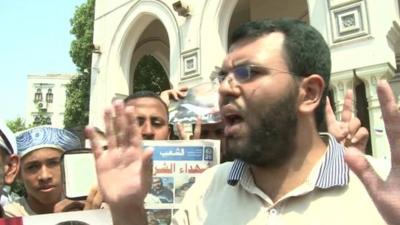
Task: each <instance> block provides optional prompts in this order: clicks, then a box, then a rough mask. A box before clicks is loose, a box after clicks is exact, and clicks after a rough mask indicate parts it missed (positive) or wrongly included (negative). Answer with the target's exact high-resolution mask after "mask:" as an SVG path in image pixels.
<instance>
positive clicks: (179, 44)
mask: <svg viewBox="0 0 400 225" xmlns="http://www.w3.org/2000/svg"><path fill="white" fill-rule="evenodd" d="M174 2H176V0H132V1H127V0H125V1H123V0H118V1H107V0H97V1H96V13H95V30H94V44H96V45H98V46H100V49H101V53H96V54H93V65H92V86H91V87H92V88H91V103H90V104H91V107H90V109H91V111H90V123H91V124H93V125H96V126H99V127H103V124H102V113H103V109H104V107H105V106H107V105H109V104H110V103H111V101H112V100H113V99H116V98H122V97H124V96H126V95H128V94H130V92H131V88H130V86H132V84H131V80H132V77H131V76H132V70H133V69H134V67H135V66H134V65H135V63H137V61H138V60H140V56H142V55H144V54H151V55H154V56H157V55H158V56H159V58H161V59H162V60H160V62H161V64H162V65H163V67H164V68H166V70H167V71H166V72H167V74H168V75H169V79H170V81H171V84H172V86H173V87H177V86H181V85H186V86H189V87H190V86H192V85H195V84H198V83H200V82H205V81H209V80H210V77H212V76H213V75H214V73H215V71H216V67H219V66H220V65H221V63H222V60H223V58H224V55H225V54H226V51H227V45H228V36H229V33H230V32H231V31H232V30H233V29H234V28H235V27H236V26H237V25H238V24H240V23H243V22H246V21H249V20H253V19H260V18H267V17H268V18H276V17H279V16H284V17H292V18H297V19H301V20H303V21H306V22H309V23H310V24H311V25H312V26H314V27H315V28H316V29H318V30H319V31H320V32H321V34H322V35H323V36H324V38H325V40H326V41H327V43H328V44H329V46H330V47H331V51H332V66H333V67H332V72H333V74H332V82H331V85H330V87H331V89H332V91H333V93H334V99H335V106H336V109H337V115H338V117H339V115H340V114H339V112H340V110H341V109H342V108H341V107H342V105H343V96H344V94H345V92H346V90H347V89H354V87H355V86H356V85H357V84H359V83H360V82H362V83H364V85H365V90H364V91H365V96H366V98H367V99H366V101H367V102H368V109H365V110H367V113H368V114H369V117H370V119H369V120H370V124H369V125H370V128H371V142H372V148H373V154H374V155H375V156H376V157H379V158H388V144H387V141H386V142H385V140H386V135H385V134H384V132H383V134H382V133H379V134H378V133H377V132H375V131H377V130H379V131H380V130H382V129H381V128H382V121H381V118H380V110H379V103H378V101H377V96H376V81H377V80H379V79H389V78H390V77H392V76H393V69H394V66H395V53H394V50H393V46H391V45H393V44H391V43H390V42H392V43H398V42H400V38H399V37H397V36H396V35H392V36H393V37H395V38H394V39H393V38H392V39H393V40H395V41H393V40H392V41H389V40H388V39H389V38H388V37H387V36H388V32H389V30H393V26H394V25H393V21H395V20H398V16H399V15H398V14H399V13H398V5H397V1H393V0H382V1H370V0H295V1H286V0H285V1H273V0H196V1H194V0H192V1H190V0H184V1H181V3H183V4H184V5H185V4H186V5H189V13H190V16H188V17H184V16H179V15H178V13H177V11H175V10H174V9H173V3H174ZM154 21H156V22H157V24H158V25H157V26H160V25H161V26H163V27H164V28H165V29H162V30H163V33H162V34H160V35H159V36H160V38H158V39H157V38H153V39H156V40H153V42H151V41H150V42H147V43H148V45H141V41H144V39H146V38H144V37H156V36H157V33H156V32H157V31H156V29H147V30H146V28H147V27H149V25H150V24H154V23H153V22H154ZM145 30H146V32H145V34H144V35H142V33H144V31H145ZM165 32H166V34H167V37H165ZM396 32H397V30H396ZM396 32H394V33H396ZM166 39H168V43H167V44H166V43H163V42H166V41H165V40H166ZM396 40H398V41H397V42H396ZM138 43H139V44H138ZM168 51H169V52H168ZM166 52H168V53H169V54H168V53H166ZM156 58H157V57H156ZM168 60H169V65H168V66H166V65H165V64H168V62H167V63H166V61H168ZM378 146H379V149H378Z"/></svg>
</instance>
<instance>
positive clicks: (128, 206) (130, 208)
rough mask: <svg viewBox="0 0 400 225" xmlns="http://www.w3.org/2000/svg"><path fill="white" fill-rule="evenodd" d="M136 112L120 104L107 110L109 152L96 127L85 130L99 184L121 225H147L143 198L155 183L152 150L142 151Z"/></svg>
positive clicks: (117, 221)
mask: <svg viewBox="0 0 400 225" xmlns="http://www.w3.org/2000/svg"><path fill="white" fill-rule="evenodd" d="M134 113H135V112H134V108H133V107H132V106H128V107H126V108H125V107H124V105H123V103H122V102H121V101H117V102H116V103H114V105H113V107H112V108H110V109H106V111H105V113H104V123H105V127H106V138H107V142H108V150H106V151H103V148H102V145H101V140H102V138H101V137H100V136H99V135H98V134H97V133H96V132H95V130H94V128H93V127H87V128H86V135H87V137H88V138H89V139H90V143H91V146H92V151H93V154H94V157H95V162H96V171H97V179H98V185H99V188H100V191H101V193H102V194H103V198H104V200H105V201H106V202H107V203H108V204H109V206H110V210H111V213H112V215H113V220H114V223H115V224H118V225H124V224H146V223H147V221H146V213H145V210H144V199H145V197H146V195H147V193H148V192H149V190H150V187H151V182H152V161H151V156H152V151H151V150H148V149H146V150H144V149H143V148H142V138H141V135H140V132H138V127H137V124H136V119H135V115H134ZM113 114H115V117H113Z"/></svg>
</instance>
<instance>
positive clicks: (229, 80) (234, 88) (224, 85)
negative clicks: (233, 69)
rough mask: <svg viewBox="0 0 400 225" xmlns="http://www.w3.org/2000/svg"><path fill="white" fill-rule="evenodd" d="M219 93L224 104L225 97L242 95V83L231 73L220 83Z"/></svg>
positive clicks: (221, 102)
mask: <svg viewBox="0 0 400 225" xmlns="http://www.w3.org/2000/svg"><path fill="white" fill-rule="evenodd" d="M218 93H219V96H220V104H222V105H224V103H223V101H224V97H229V96H230V97H238V96H239V95H240V85H239V83H238V82H237V81H236V79H235V78H234V76H233V74H232V73H230V74H228V76H226V77H225V79H224V80H223V81H221V83H220V84H219V88H218Z"/></svg>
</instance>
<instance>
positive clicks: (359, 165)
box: [344, 148, 383, 198]
mask: <svg viewBox="0 0 400 225" xmlns="http://www.w3.org/2000/svg"><path fill="white" fill-rule="evenodd" d="M344 159H345V161H346V162H347V164H348V165H349V167H350V169H351V170H352V171H353V172H354V173H355V174H356V175H357V176H358V178H359V179H360V180H361V182H362V183H363V184H364V186H365V187H366V189H367V190H368V192H369V194H370V195H371V197H372V198H374V197H375V196H376V195H375V194H374V193H377V191H378V188H379V186H380V185H382V183H383V181H382V179H381V178H380V177H379V176H378V175H377V174H376V172H375V170H374V169H373V168H372V166H371V164H370V163H369V162H368V161H367V159H366V158H365V155H364V153H362V152H360V151H358V150H357V149H355V148H348V149H347V150H346V151H345V153H344Z"/></svg>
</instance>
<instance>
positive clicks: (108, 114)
mask: <svg viewBox="0 0 400 225" xmlns="http://www.w3.org/2000/svg"><path fill="white" fill-rule="evenodd" d="M104 125H105V129H106V130H105V132H106V137H107V142H108V149H109V150H112V149H114V148H116V147H117V139H116V137H115V131H114V119H113V116H112V109H111V108H107V109H106V110H105V111H104Z"/></svg>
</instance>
